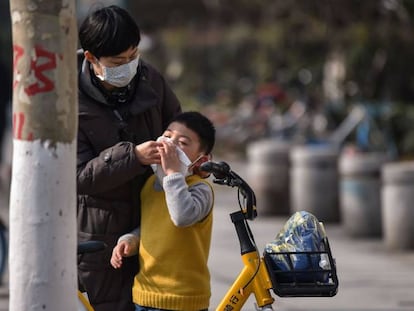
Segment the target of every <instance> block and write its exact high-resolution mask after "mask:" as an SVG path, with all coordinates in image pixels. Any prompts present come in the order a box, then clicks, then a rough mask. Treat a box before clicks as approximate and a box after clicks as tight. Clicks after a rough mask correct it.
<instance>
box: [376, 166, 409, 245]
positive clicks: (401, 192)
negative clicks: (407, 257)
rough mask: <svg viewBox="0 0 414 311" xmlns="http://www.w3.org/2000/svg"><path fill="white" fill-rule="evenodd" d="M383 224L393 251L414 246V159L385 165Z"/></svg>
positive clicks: (383, 174) (386, 243) (385, 234)
mask: <svg viewBox="0 0 414 311" xmlns="http://www.w3.org/2000/svg"><path fill="white" fill-rule="evenodd" d="M382 181H383V188H382V193H381V195H382V224H383V237H384V243H385V246H386V247H387V248H388V249H390V250H407V249H414V162H411V161H410V162H394V163H389V164H385V165H384V166H383V168H382Z"/></svg>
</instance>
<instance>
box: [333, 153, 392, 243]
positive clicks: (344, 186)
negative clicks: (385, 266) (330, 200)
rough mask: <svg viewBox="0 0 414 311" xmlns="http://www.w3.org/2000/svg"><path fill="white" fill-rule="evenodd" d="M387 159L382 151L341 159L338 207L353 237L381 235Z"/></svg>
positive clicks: (344, 155)
mask: <svg viewBox="0 0 414 311" xmlns="http://www.w3.org/2000/svg"><path fill="white" fill-rule="evenodd" d="M387 158H388V157H387V155H386V154H384V153H380V152H370V153H342V154H341V156H340V159H339V172H340V187H339V192H340V194H339V202H340V204H339V206H340V212H341V220H342V223H343V225H344V229H345V231H346V232H347V234H349V235H350V236H354V237H378V236H381V233H382V224H381V167H382V165H383V164H384V163H386V162H387Z"/></svg>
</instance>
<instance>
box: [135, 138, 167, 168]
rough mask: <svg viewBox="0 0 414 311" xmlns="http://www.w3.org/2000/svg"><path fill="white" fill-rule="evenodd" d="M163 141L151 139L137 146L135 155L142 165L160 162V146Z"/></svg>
mask: <svg viewBox="0 0 414 311" xmlns="http://www.w3.org/2000/svg"><path fill="white" fill-rule="evenodd" d="M160 146H162V144H161V143H159V142H156V141H153V140H150V141H146V142H145V143H142V144H139V145H136V146H135V149H134V151H135V155H136V157H137V158H138V161H139V162H140V163H141V164H142V165H150V164H160V163H161V157H160V153H159V147H160Z"/></svg>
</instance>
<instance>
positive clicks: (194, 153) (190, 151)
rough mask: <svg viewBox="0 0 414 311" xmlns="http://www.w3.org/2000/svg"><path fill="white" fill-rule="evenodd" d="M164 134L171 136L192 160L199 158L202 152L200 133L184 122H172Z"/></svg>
mask: <svg viewBox="0 0 414 311" xmlns="http://www.w3.org/2000/svg"><path fill="white" fill-rule="evenodd" d="M162 136H164V137H168V138H170V139H171V140H172V141H173V142H174V144H175V145H177V146H178V147H180V148H181V149H182V150H183V151H184V153H185V154H186V155H187V157H188V158H189V159H190V161H191V162H193V161H195V160H197V158H199V157H200V155H201V154H202V152H201V151H200V150H201V148H200V139H199V138H198V135H197V134H196V133H195V132H194V131H192V130H190V129H189V128H188V127H186V126H185V125H184V124H181V123H178V122H172V123H171V124H170V125H169V126H168V128H167V129H166V130H165V132H164V133H163V135H162Z"/></svg>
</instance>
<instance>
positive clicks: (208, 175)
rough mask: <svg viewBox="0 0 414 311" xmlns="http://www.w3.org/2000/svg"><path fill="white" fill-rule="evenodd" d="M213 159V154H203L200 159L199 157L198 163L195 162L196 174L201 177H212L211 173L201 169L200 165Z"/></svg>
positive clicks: (194, 169)
mask: <svg viewBox="0 0 414 311" xmlns="http://www.w3.org/2000/svg"><path fill="white" fill-rule="evenodd" d="M211 159H212V156H211V154H206V155H203V156H202V157H201V158H200V159H198V161H197V163H195V164H194V168H193V171H194V173H195V174H197V175H199V176H200V177H201V178H208V177H210V173H207V172H203V171H201V170H200V165H201V164H203V163H204V162H207V161H210V160H211Z"/></svg>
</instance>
